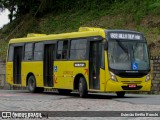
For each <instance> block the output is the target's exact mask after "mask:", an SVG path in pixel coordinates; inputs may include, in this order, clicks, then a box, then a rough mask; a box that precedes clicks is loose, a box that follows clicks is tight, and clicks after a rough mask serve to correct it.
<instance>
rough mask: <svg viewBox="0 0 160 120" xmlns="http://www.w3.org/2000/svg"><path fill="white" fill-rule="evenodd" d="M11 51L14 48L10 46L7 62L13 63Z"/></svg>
mask: <svg viewBox="0 0 160 120" xmlns="http://www.w3.org/2000/svg"><path fill="white" fill-rule="evenodd" d="M13 51H14V47H13V46H12V45H10V46H9V50H8V61H10V62H11V61H13Z"/></svg>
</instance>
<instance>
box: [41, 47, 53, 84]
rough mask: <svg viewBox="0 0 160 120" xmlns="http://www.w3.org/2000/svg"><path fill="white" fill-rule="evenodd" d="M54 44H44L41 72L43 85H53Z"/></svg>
mask: <svg viewBox="0 0 160 120" xmlns="http://www.w3.org/2000/svg"><path fill="white" fill-rule="evenodd" d="M54 53H55V44H45V46H44V61H43V74H44V86H46V87H53V86H54V84H53V83H54V82H53V80H54V79H53V63H54Z"/></svg>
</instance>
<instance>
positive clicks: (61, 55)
mask: <svg viewBox="0 0 160 120" xmlns="http://www.w3.org/2000/svg"><path fill="white" fill-rule="evenodd" d="M67 51H68V40H65V41H59V42H58V50H57V57H56V58H57V59H67V58H68V52H67Z"/></svg>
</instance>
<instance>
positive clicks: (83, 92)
mask: <svg viewBox="0 0 160 120" xmlns="http://www.w3.org/2000/svg"><path fill="white" fill-rule="evenodd" d="M78 89H79V96H80V97H81V98H84V97H86V96H87V93H88V91H87V83H86V80H85V78H84V77H80V79H79V88H78Z"/></svg>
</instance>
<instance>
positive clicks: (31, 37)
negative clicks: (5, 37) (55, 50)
mask: <svg viewBox="0 0 160 120" xmlns="http://www.w3.org/2000/svg"><path fill="white" fill-rule="evenodd" d="M116 31H117V32H130V33H138V34H142V33H140V32H136V31H131V30H108V29H102V28H94V27H80V28H79V30H78V32H71V33H61V34H49V35H46V34H34V33H30V34H28V35H27V37H24V38H15V39H11V40H10V41H9V43H21V42H32V41H33V42H36V41H45V40H61V39H72V38H80V37H88V36H102V37H103V38H105V37H106V32H107V33H110V32H116ZM142 35H143V34H142Z"/></svg>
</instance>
